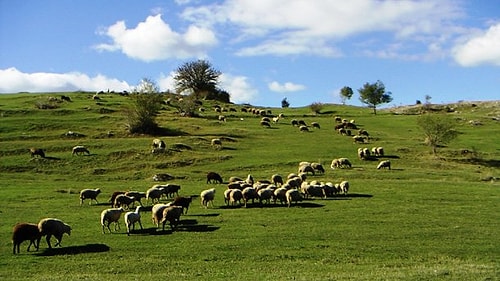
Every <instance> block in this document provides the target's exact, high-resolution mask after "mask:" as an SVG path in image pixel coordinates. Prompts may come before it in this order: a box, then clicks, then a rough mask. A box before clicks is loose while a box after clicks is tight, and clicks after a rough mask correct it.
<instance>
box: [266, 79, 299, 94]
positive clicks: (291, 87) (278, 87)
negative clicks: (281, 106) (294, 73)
mask: <svg viewBox="0 0 500 281" xmlns="http://www.w3.org/2000/svg"><path fill="white" fill-rule="evenodd" d="M267 86H268V87H269V90H271V91H273V92H278V93H285V92H297V91H302V90H304V89H305V88H306V87H305V86H304V85H300V84H295V83H292V82H285V83H284V84H280V83H278V82H276V81H273V82H271V83H269V84H268V85H267Z"/></svg>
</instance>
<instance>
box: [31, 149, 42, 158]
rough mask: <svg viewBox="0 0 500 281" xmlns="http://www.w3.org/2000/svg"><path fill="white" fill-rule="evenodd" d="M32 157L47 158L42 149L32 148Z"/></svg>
mask: <svg viewBox="0 0 500 281" xmlns="http://www.w3.org/2000/svg"><path fill="white" fill-rule="evenodd" d="M30 154H31V157H35V156H37V155H38V156H40V157H42V158H45V152H44V151H43V149H41V148H30Z"/></svg>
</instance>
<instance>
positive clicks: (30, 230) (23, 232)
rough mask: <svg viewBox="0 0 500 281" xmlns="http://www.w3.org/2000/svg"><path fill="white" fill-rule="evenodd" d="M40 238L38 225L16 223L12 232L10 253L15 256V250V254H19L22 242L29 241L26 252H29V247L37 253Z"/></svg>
mask: <svg viewBox="0 0 500 281" xmlns="http://www.w3.org/2000/svg"><path fill="white" fill-rule="evenodd" d="M41 238H42V235H41V234H40V230H39V229H38V225H36V224H34V223H17V224H16V225H15V226H14V228H13V230H12V245H13V248H12V253H13V254H16V249H17V253H18V254H19V246H20V245H21V243H22V242H24V241H27V240H29V241H30V244H29V245H28V252H29V251H30V247H31V245H33V246H34V247H35V249H36V250H37V251H38V247H39V246H40V239H41Z"/></svg>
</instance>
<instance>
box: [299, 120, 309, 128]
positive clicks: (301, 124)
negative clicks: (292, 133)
mask: <svg viewBox="0 0 500 281" xmlns="http://www.w3.org/2000/svg"><path fill="white" fill-rule="evenodd" d="M297 123H298V124H299V126H306V127H307V124H306V122H305V121H304V120H299V121H297Z"/></svg>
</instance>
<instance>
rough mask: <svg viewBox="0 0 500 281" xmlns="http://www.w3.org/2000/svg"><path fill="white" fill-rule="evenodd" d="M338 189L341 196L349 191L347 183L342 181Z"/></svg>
mask: <svg viewBox="0 0 500 281" xmlns="http://www.w3.org/2000/svg"><path fill="white" fill-rule="evenodd" d="M339 188H340V192H342V194H344V195H347V192H348V191H349V182H348V181H342V182H341V183H340V184H339Z"/></svg>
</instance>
